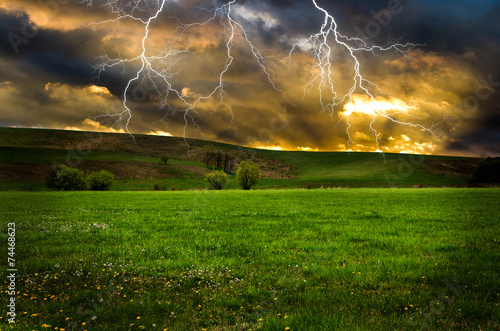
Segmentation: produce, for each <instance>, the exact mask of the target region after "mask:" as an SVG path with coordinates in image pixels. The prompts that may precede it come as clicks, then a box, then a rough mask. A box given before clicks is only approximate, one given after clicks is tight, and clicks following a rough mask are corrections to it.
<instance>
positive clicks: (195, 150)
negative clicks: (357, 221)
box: [0, 128, 481, 190]
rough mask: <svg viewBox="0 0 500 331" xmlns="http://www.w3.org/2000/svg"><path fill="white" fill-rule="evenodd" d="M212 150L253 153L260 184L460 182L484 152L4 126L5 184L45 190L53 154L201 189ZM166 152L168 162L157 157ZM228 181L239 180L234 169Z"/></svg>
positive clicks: (130, 177) (0, 175) (247, 156)
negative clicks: (293, 148)
mask: <svg viewBox="0 0 500 331" xmlns="http://www.w3.org/2000/svg"><path fill="white" fill-rule="evenodd" d="M209 151H221V152H225V153H229V154H231V155H232V156H233V157H235V159H236V162H237V163H239V162H240V161H242V160H253V161H254V162H257V163H258V164H259V165H260V168H261V171H262V173H263V178H262V180H261V181H260V182H259V184H258V187H257V188H298V187H307V188H311V187H322V186H323V187H339V186H342V187H394V186H396V187H412V186H415V185H423V186H431V187H438V186H460V185H463V184H465V183H467V180H468V179H469V178H470V177H471V175H472V173H473V172H474V170H475V168H476V167H477V165H478V164H479V163H480V162H481V159H477V158H463V157H445V156H414V155H401V154H385V155H382V154H378V153H354V152H353V153H343V152H284V151H268V150H257V149H252V148H246V147H240V146H234V145H229V144H222V143H217V142H211V141H203V140H196V139H183V138H177V137H160V136H148V135H134V137H131V136H130V135H128V134H114V133H96V132H80V131H63V130H44V129H20V128H0V190H45V186H44V182H45V178H46V177H47V174H48V173H49V171H50V169H51V166H52V164H53V163H54V162H59V163H65V164H68V165H70V166H72V167H75V168H78V169H80V170H82V171H84V172H85V173H86V174H89V173H90V172H92V171H97V170H100V169H106V170H108V171H111V172H112V173H113V174H115V178H116V181H115V185H114V186H113V189H114V190H152V189H153V187H154V186H155V185H156V186H157V187H161V188H163V189H167V190H172V189H174V188H175V189H176V190H179V189H201V188H204V187H205V184H204V182H203V177H204V175H205V174H206V173H208V172H209V170H208V169H207V168H206V167H205V165H204V164H203V162H202V160H203V156H204V155H205V153H206V152H209ZM162 155H167V156H169V158H170V160H169V162H168V164H167V165H164V164H161V163H160V162H159V158H160V157H161V156H162ZM228 188H238V185H237V182H236V180H235V179H234V174H230V178H229V184H228Z"/></svg>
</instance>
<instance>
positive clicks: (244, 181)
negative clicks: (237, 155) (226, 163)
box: [236, 161, 261, 190]
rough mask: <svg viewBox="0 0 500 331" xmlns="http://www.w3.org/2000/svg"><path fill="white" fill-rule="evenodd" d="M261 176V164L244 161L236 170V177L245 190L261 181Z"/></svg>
mask: <svg viewBox="0 0 500 331" xmlns="http://www.w3.org/2000/svg"><path fill="white" fill-rule="evenodd" d="M260 176H261V173H260V170H259V166H258V165H257V164H255V163H253V162H252V163H251V164H249V163H248V162H246V161H242V162H241V163H240V166H239V167H238V171H237V172H236V178H237V179H238V182H239V183H240V185H241V187H242V188H243V189H244V190H249V189H251V188H252V186H254V185H255V184H257V183H258V182H259V178H260Z"/></svg>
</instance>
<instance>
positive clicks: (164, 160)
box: [161, 155, 168, 165]
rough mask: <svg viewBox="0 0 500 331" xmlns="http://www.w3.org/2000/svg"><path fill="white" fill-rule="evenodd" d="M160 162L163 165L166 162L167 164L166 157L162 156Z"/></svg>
mask: <svg viewBox="0 0 500 331" xmlns="http://www.w3.org/2000/svg"><path fill="white" fill-rule="evenodd" d="M161 162H163V163H165V165H167V162H168V156H166V155H163V156H162V157H161Z"/></svg>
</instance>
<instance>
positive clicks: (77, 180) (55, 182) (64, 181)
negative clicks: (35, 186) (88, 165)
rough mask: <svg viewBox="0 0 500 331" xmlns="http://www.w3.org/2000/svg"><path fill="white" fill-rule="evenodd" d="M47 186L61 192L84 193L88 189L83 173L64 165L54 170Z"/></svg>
mask: <svg viewBox="0 0 500 331" xmlns="http://www.w3.org/2000/svg"><path fill="white" fill-rule="evenodd" d="M46 184H47V187H49V188H53V189H57V190H59V191H60V190H63V191H83V190H85V189H86V188H87V182H86V181H85V176H84V174H83V172H82V171H80V170H78V169H74V168H70V167H68V166H66V165H64V164H61V165H59V166H56V167H54V168H53V169H52V171H51V173H50V175H49V178H48V179H47V183H46Z"/></svg>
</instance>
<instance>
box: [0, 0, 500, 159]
mask: <svg viewBox="0 0 500 331" xmlns="http://www.w3.org/2000/svg"><path fill="white" fill-rule="evenodd" d="M229 2H230V5H228V3H229ZM160 9H161V10H160ZM498 17H500V2H498V1H494V0H483V1H471V0H454V1H451V0H440V1H439V0H438V1H430V0H413V1H410V0H385V1H373V0H371V1H368V0H354V1H336V0H335V1H326V0H316V1H313V0H310V1H306V0H304V1H292V0H267V1H256V0H233V1H228V0H185V1H183V0H177V1H174V0H170V1H163V0H157V1H153V0H139V1H127V0H115V1H104V0H94V1H90V0H84V1H74V0H51V1H38V0H23V1H22V2H21V1H18V0H3V1H2V2H1V3H0V36H1V38H0V109H1V110H0V126H3V127H11V126H16V127H37V128H54V129H67V130H93V131H106V132H131V133H144V134H163V135H174V136H183V135H184V136H186V137H192V138H200V139H207V140H215V141H220V142H226V143H232V144H237V145H246V146H252V147H263V148H275V149H286V150H320V151H323V150H324V151H345V150H353V151H373V152H374V151H383V152H393V153H400V152H409V153H425V154H445V155H464V156H495V155H500V61H499V60H498V59H500V28H499V27H498V23H497V18H498ZM409 44H411V45H409ZM398 45H400V46H398ZM374 46H380V47H374ZM368 49H372V51H368ZM384 49H385V50H384Z"/></svg>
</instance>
